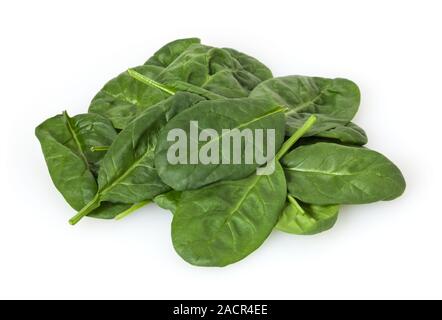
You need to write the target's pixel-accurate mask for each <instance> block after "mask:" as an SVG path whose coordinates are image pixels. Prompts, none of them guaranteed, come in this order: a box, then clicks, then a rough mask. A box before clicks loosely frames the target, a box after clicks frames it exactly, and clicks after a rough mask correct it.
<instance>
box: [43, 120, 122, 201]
mask: <svg viewBox="0 0 442 320" xmlns="http://www.w3.org/2000/svg"><path fill="white" fill-rule="evenodd" d="M35 133H36V136H37V138H38V139H39V140H40V143H41V147H42V150H43V154H44V156H45V159H46V163H47V166H48V169H49V173H50V175H51V178H52V181H53V182H54V184H55V187H56V188H57V189H58V191H60V193H61V194H62V195H63V197H64V198H65V199H66V201H67V202H68V203H69V204H70V205H71V206H72V207H73V208H74V209H76V210H79V209H81V208H82V207H83V206H85V205H86V204H87V203H88V202H89V201H91V200H92V198H93V197H94V195H95V193H96V192H97V183H96V181H95V177H94V172H95V171H96V169H97V167H98V165H99V162H100V161H101V160H102V158H103V157H104V155H105V153H96V152H92V151H91V147H92V146H95V145H109V144H111V143H112V141H113V140H114V139H115V138H116V136H117V133H116V132H115V130H114V128H113V127H112V124H111V123H110V122H109V121H108V120H107V119H105V118H103V117H102V116H100V115H96V114H82V115H78V116H75V117H73V118H70V117H69V116H68V115H67V114H66V113H64V114H63V115H58V116H55V117H53V118H50V119H48V120H46V121H45V122H43V123H42V124H41V125H39V126H38V127H37V129H36V131H35Z"/></svg>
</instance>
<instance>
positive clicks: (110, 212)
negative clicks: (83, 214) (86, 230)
mask: <svg viewBox="0 0 442 320" xmlns="http://www.w3.org/2000/svg"><path fill="white" fill-rule="evenodd" d="M132 206H133V205H132V204H125V203H112V202H102V203H101V205H100V207H98V208H97V209H95V210H94V211H92V212H91V213H90V214H88V215H87V216H88V217H89V218H97V219H105V220H109V219H115V217H117V216H118V215H119V214H121V213H122V212H125V211H127V210H129V209H130V208H131V207H132ZM80 209H81V208H80Z"/></svg>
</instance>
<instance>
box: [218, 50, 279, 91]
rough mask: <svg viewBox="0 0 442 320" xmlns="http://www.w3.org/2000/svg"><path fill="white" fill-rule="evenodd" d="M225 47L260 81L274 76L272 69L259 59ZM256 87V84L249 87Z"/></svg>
mask: <svg viewBox="0 0 442 320" xmlns="http://www.w3.org/2000/svg"><path fill="white" fill-rule="evenodd" d="M223 49H224V50H226V51H228V52H229V53H230V54H231V55H232V57H233V58H235V59H236V60H237V61H238V62H239V63H240V64H241V66H242V67H243V68H244V70H245V71H246V72H248V73H249V74H250V75H253V76H254V77H256V78H257V79H258V83H260V82H262V81H265V80H267V79H270V78H273V74H272V71H270V69H269V68H267V66H265V65H264V64H263V63H262V62H260V61H259V60H257V59H255V58H253V57H251V56H249V55H247V54H245V53H242V52H239V51H237V50H235V49H231V48H223ZM250 75H249V76H250ZM240 76H241V74H239V75H238V77H240ZM250 77H251V76H250ZM246 78H247V76H246ZM254 87H256V85H252V86H249V89H250V90H252V89H253V88H254Z"/></svg>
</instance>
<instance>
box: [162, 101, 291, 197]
mask: <svg viewBox="0 0 442 320" xmlns="http://www.w3.org/2000/svg"><path fill="white" fill-rule="evenodd" d="M283 111H284V109H281V108H279V107H277V106H275V105H273V104H272V103H270V102H268V101H266V100H260V99H250V98H243V99H225V100H216V101H203V102H200V103H198V104H197V105H195V106H194V107H192V108H190V109H188V110H186V111H184V112H182V113H181V114H179V115H178V116H176V117H175V118H174V119H173V120H172V121H170V122H169V123H168V124H167V125H166V126H165V128H164V129H163V130H162V131H161V134H160V137H159V140H158V141H159V142H158V146H157V150H156V154H155V167H156V168H157V169H158V174H159V176H160V177H161V179H162V180H163V181H164V182H165V183H166V184H168V185H169V186H171V187H172V188H173V189H175V190H189V189H196V188H199V187H202V186H205V185H208V184H210V183H213V182H217V181H220V180H236V179H241V178H244V177H247V176H249V175H250V174H251V173H252V172H253V171H254V170H255V169H256V168H257V167H258V166H259V165H258V164H257V163H256V161H255V160H256V159H255V158H254V159H253V160H254V161H253V163H252V164H246V163H245V146H244V143H242V145H241V156H242V157H241V164H232V163H233V161H232V159H231V158H230V164H201V163H198V164H190V160H189V155H190V152H189V153H188V155H187V160H188V161H187V164H170V163H169V161H168V159H167V153H168V151H169V148H170V147H171V146H172V145H173V144H175V142H174V141H168V140H167V136H168V134H169V131H170V130H172V129H182V130H183V131H184V132H186V134H187V137H189V136H190V128H189V127H190V122H191V121H198V126H199V130H200V131H201V130H204V129H207V128H209V129H214V130H216V131H217V133H218V135H219V136H218V138H217V139H209V140H208V141H206V142H201V141H200V142H199V143H198V148H197V150H196V151H195V154H196V153H198V154H199V153H200V150H201V148H203V147H204V148H207V147H208V146H214V145H215V144H219V146H222V141H223V139H224V138H225V139H227V137H225V135H223V134H222V129H235V128H236V129H239V130H243V129H251V130H254V129H264V130H265V129H274V130H275V150H278V149H279V148H280V146H281V144H282V142H283V139H284V125H285V123H284V122H285V121H284V113H283ZM266 138H267V135H266V134H264V144H263V145H264V146H266V142H267V139H266ZM255 147H257V146H256V145H255ZM232 148H233V144H231V149H232ZM218 149H219V150H220V152H219V155H218V157H219V159H223V157H224V158H227V157H226V155H225V154H223V153H222V152H221V150H222V149H224V148H221V147H220V148H218ZM224 151H225V150H224ZM231 154H232V152H231Z"/></svg>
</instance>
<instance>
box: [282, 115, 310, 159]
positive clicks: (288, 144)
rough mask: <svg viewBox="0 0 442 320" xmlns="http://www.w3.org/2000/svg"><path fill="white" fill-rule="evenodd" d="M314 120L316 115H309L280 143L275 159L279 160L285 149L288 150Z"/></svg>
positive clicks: (308, 128)
mask: <svg viewBox="0 0 442 320" xmlns="http://www.w3.org/2000/svg"><path fill="white" fill-rule="evenodd" d="M315 122H316V116H314V115H311V116H310V117H309V118H308V119H307V121H306V122H304V124H303V125H302V127H301V128H299V129H298V130H296V132H295V133H294V134H293V135H292V136H291V137H290V138H289V139H288V140H287V141H286V142H284V144H283V145H282V147H281V149H279V151H278V153H277V154H276V160H280V159H281V158H282V157H283V156H284V155H285V154H286V153H287V151H289V150H290V148H291V147H292V146H293V145H294V144H295V143H296V141H298V140H299V139H300V138H302V136H303V135H304V134H306V133H307V131H308V130H310V128H311V127H312V126H313V124H314V123H315Z"/></svg>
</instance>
